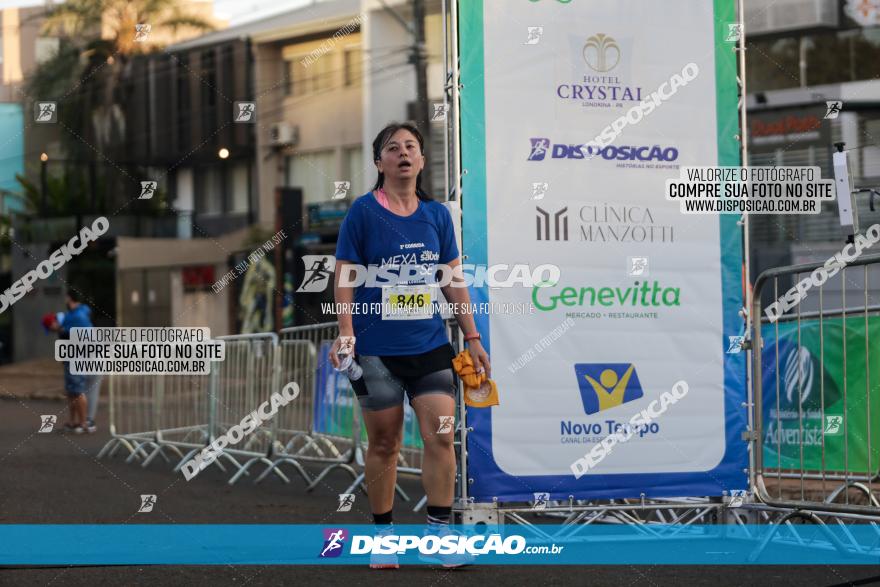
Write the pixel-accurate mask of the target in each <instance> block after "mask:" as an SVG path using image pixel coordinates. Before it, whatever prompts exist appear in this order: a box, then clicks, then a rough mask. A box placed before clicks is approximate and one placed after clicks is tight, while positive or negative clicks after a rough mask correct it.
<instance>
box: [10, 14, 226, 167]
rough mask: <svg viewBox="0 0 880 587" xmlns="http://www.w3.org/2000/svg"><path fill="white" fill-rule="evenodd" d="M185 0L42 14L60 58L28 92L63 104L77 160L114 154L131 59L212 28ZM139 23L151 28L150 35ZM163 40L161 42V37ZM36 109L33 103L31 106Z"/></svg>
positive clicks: (44, 67) (64, 136) (69, 148)
mask: <svg viewBox="0 0 880 587" xmlns="http://www.w3.org/2000/svg"><path fill="white" fill-rule="evenodd" d="M186 4H187V3H186V2H184V1H182V0H67V2H65V3H63V4H57V5H53V6H51V7H50V8H48V9H47V12H46V13H45V14H44V15H43V18H44V23H43V31H44V34H47V35H53V36H56V37H58V38H59V50H58V52H57V53H56V54H55V56H54V57H53V58H52V59H50V60H48V61H45V62H44V63H42V64H41V65H39V66H38V67H37V69H36V70H35V72H34V73H33V75H32V76H31V77H30V78H29V80H28V84H27V87H26V91H27V93H28V95H29V96H30V97H31V99H32V100H33V101H36V100H38V99H44V100H45V99H54V100H55V101H57V102H58V103H59V115H58V116H59V122H61V123H62V130H61V131H60V132H61V141H62V145H63V148H64V150H65V152H66V155H67V157H68V158H70V159H75V160H92V161H94V160H96V159H98V158H99V156H98V155H97V153H96V151H98V152H101V153H108V152H113V149H114V147H115V146H117V144H118V143H119V141H121V140H122V139H123V138H124V132H125V124H124V122H125V104H126V102H127V100H126V98H127V96H126V92H125V83H124V81H125V78H126V75H127V73H128V71H129V69H130V68H128V65H129V64H130V63H131V60H132V59H134V58H135V57H136V56H138V55H141V54H146V53H150V52H154V51H158V50H160V49H161V40H162V39H165V40H169V39H171V38H173V36H174V35H176V34H177V33H178V32H180V30H181V29H190V30H196V31H205V30H210V29H212V28H213V25H212V24H211V23H210V22H208V21H207V20H206V19H204V18H202V17H201V16H199V15H197V14H194V13H192V12H191V11H189V10H187V9H186V8H184V7H185V5H186ZM137 25H149V27H150V29H151V30H150V32H149V34H147V35H145V38H143V36H144V35H143V33H142V32H141V33H139V31H138V30H137ZM157 38H158V39H159V41H156V39H157ZM31 108H32V106H31Z"/></svg>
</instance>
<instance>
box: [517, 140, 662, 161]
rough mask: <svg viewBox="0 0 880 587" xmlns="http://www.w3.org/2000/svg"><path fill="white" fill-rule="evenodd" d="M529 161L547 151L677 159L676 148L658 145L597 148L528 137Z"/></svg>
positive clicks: (631, 158) (542, 157)
mask: <svg viewBox="0 0 880 587" xmlns="http://www.w3.org/2000/svg"><path fill="white" fill-rule="evenodd" d="M529 141H530V142H531V148H530V150H529V157H528V160H529V161H544V160H545V159H546V156H547V153H548V152H549V153H550V158H551V159H595V158H602V159H605V160H606V161H661V162H672V161H677V160H678V149H677V148H675V147H664V146H660V145H652V146H646V145H622V146H616V145H608V146H605V147H601V148H598V147H596V146H593V145H570V144H565V143H552V144H551V142H550V139H548V138H545V137H536V138H532V139H529Z"/></svg>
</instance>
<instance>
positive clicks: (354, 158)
mask: <svg viewBox="0 0 880 587" xmlns="http://www.w3.org/2000/svg"><path fill="white" fill-rule="evenodd" d="M343 156H344V162H343V165H344V166H345V167H344V169H345V177H344V178H340V179H342V180H344V181H350V182H351V190H350V191H349V192H348V195H349V198H350V199H354V198H356V197H357V196H359V195H361V194H362V193H364V192H365V191H367V189H368V188H370V187H371V186H372V185H373V179H374V178H375V175H376V174H375V173H374V174H373V175H369V169H364V149H363V148H362V147H361V146H357V147H349V148H348V149H345V151H343ZM374 169H375V168H374ZM367 183H369V184H370V185H367Z"/></svg>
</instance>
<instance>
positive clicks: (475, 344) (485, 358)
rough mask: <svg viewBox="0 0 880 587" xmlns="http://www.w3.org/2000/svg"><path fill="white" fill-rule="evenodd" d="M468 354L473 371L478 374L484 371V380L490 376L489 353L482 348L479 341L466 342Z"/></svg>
mask: <svg viewBox="0 0 880 587" xmlns="http://www.w3.org/2000/svg"><path fill="white" fill-rule="evenodd" d="M467 347H468V352H469V353H470V354H471V360H472V361H473V362H474V369H476V370H477V373H478V374H481V373H483V372H484V371H485V373H486V378H490V377H491V376H492V366H491V365H489V353H487V352H486V349H484V348H483V344H482V343H481V342H480V341H479V340H470V341H468V342H467Z"/></svg>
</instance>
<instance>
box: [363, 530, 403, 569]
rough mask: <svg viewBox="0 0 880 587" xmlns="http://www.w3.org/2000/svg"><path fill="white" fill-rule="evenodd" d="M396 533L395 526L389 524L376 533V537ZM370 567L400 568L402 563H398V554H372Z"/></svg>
mask: <svg viewBox="0 0 880 587" xmlns="http://www.w3.org/2000/svg"><path fill="white" fill-rule="evenodd" d="M393 534H394V526H389V527H387V528H383V529H382V530H379V531H378V532H377V533H376V538H377V539H378V538H380V537H381V536H391V535H393ZM370 568H371V569H399V568H400V565H399V564H398V563H397V554H395V553H391V554H377V553H375V552H374V553H371V554H370Z"/></svg>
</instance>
